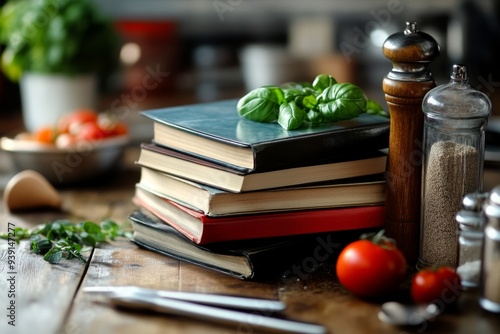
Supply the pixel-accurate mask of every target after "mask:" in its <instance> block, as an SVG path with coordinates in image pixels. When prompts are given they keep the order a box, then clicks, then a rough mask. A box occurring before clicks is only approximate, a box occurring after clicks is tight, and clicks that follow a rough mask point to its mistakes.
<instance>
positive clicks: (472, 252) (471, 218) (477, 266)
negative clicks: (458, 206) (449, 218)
mask: <svg viewBox="0 0 500 334" xmlns="http://www.w3.org/2000/svg"><path fill="white" fill-rule="evenodd" d="M487 196H488V193H485V192H477V193H470V194H467V195H465V196H464V198H463V200H462V205H463V209H462V210H460V211H459V212H458V213H457V215H456V221H457V225H458V230H457V232H458V267H457V273H458V274H459V275H460V278H461V281H462V286H463V287H464V288H475V287H477V286H479V276H480V271H481V257H482V245H483V237H484V233H483V228H484V215H483V213H482V205H483V203H484V201H485V200H486V198H487Z"/></svg>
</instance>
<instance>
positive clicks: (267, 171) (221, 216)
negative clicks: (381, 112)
mask: <svg viewBox="0 0 500 334" xmlns="http://www.w3.org/2000/svg"><path fill="white" fill-rule="evenodd" d="M236 104H237V100H225V101H218V102H211V103H203V104H193V105H186V106H179V107H170V108H164V109H156V110H149V111H145V112H143V115H144V116H146V117H148V118H150V119H151V121H152V122H153V125H154V136H153V138H152V140H151V142H150V143H144V144H142V146H141V151H140V155H139V158H138V160H137V164H138V165H139V166H140V168H141V178H140V182H139V183H138V184H137V185H136V189H135V195H134V198H133V201H134V203H135V204H136V205H137V206H138V210H137V211H136V212H134V213H133V214H132V215H131V216H130V218H131V221H132V223H133V227H134V240H135V242H136V243H138V244H139V245H141V246H143V247H145V248H148V249H151V250H154V251H156V252H160V253H164V254H167V255H169V256H172V257H175V258H178V259H181V260H184V261H188V262H191V263H195V264H197V265H200V266H205V267H208V268H210V269H213V270H217V271H220V272H223V273H226V274H230V275H233V276H235V277H239V278H244V279H247V278H254V277H256V276H258V275H259V273H260V272H267V271H268V269H269V268H271V267H276V264H277V261H276V260H275V259H280V260H278V262H279V263H281V264H284V263H286V261H283V259H290V260H291V259H293V258H294V255H299V254H298V253H300V252H302V253H301V255H302V256H304V255H305V253H304V251H305V250H306V249H307V247H306V245H309V246H311V245H314V244H318V238H320V237H321V238H327V239H328V238H330V234H328V235H326V234H325V233H331V232H335V233H336V234H335V235H339V236H340V235H341V234H339V233H340V232H341V231H347V232H348V231H359V230H363V229H370V228H379V227H380V226H382V225H383V219H384V217H383V216H384V201H385V187H386V183H385V180H384V178H383V173H384V172H385V167H386V160H387V156H386V154H385V153H383V152H382V151H381V150H383V149H385V148H387V145H388V139H389V120H388V119H387V118H384V117H381V116H376V115H371V114H362V115H361V116H359V117H357V118H355V119H352V120H348V121H341V122H337V123H332V124H321V125H318V126H314V127H313V126H311V127H307V128H303V129H299V130H293V131H286V130H284V129H283V128H282V127H281V126H279V125H278V124H276V123H258V122H253V121H250V120H248V119H244V118H241V117H240V116H239V115H238V113H237V111H236ZM264 268H267V269H264Z"/></svg>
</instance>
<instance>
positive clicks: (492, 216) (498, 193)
mask: <svg viewBox="0 0 500 334" xmlns="http://www.w3.org/2000/svg"><path fill="white" fill-rule="evenodd" d="M484 213H485V214H486V216H487V217H488V221H489V222H493V223H495V222H496V224H495V225H500V186H496V187H495V188H493V190H491V192H490V197H489V199H488V202H487V203H486V205H485V207H484Z"/></svg>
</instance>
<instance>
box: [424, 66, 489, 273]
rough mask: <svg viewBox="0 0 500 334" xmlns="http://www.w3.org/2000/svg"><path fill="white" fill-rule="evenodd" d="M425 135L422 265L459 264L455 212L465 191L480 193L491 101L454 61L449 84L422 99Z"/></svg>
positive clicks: (430, 92)
mask: <svg viewBox="0 0 500 334" xmlns="http://www.w3.org/2000/svg"><path fill="white" fill-rule="evenodd" d="M422 110H423V112H424V136H423V148H422V152H423V157H422V162H423V165H422V192H421V194H422V199H421V200H422V204H421V224H420V255H419V260H418V263H417V267H418V268H419V269H422V268H425V267H428V266H438V265H446V266H452V267H456V266H457V258H458V256H457V250H458V245H457V243H458V240H457V235H456V226H457V223H456V220H455V216H456V213H457V212H458V211H459V210H460V209H461V207H462V204H461V202H462V198H463V197H464V195H465V194H468V193H474V192H479V191H481V188H482V183H483V162H484V136H485V127H486V124H487V120H488V116H489V115H490V112H491V102H490V100H489V99H488V97H487V96H486V95H485V94H483V93H482V92H479V91H477V90H475V89H473V88H472V87H471V86H470V85H469V82H468V77H467V67H466V66H465V65H454V66H453V72H452V75H451V79H450V82H449V83H448V84H445V85H440V86H438V87H436V88H434V89H432V90H430V91H429V92H428V93H427V94H426V95H425V97H424V99H423V102H422Z"/></svg>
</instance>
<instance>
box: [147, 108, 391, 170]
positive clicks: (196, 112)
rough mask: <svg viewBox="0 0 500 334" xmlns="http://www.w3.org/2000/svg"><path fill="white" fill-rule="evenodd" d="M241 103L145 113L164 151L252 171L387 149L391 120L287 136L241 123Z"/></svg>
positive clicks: (325, 126) (366, 118) (272, 126)
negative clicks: (350, 153) (349, 153)
mask: <svg viewBox="0 0 500 334" xmlns="http://www.w3.org/2000/svg"><path fill="white" fill-rule="evenodd" d="M237 103H238V100H236V99H234V100H223V101H217V102H210V103H200V104H191V105H185V106H177V107H169V108H163V109H154V110H148V111H144V112H143V115H144V116H146V117H149V118H150V119H152V120H153V121H154V137H153V141H154V142H155V143H156V144H158V145H161V146H165V147H168V148H170V149H174V150H178V151H180V152H184V153H188V154H191V155H194V156H198V157H201V158H203V159H208V160H211V161H215V162H217V163H219V164H223V165H229V166H231V167H233V168H239V169H241V170H247V171H269V170H276V169H280V168H284V167H286V166H291V165H297V164H303V163H307V162H311V161H316V160H320V159H325V158H326V157H328V156H336V155H339V154H345V153H347V152H354V151H369V150H378V149H384V148H387V147H388V143H389V123H390V122H389V120H388V119H387V118H385V117H382V116H377V115H372V114H361V115H360V116H358V117H357V118H354V119H351V120H346V121H339V122H334V123H322V124H319V125H314V126H312V125H310V126H304V127H302V128H300V129H297V130H293V131H287V130H284V129H283V128H282V127H281V126H280V125H279V124H278V123H261V122H254V121H251V120H248V119H245V118H243V117H240V116H239V115H238V113H237V110H236V105H237Z"/></svg>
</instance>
